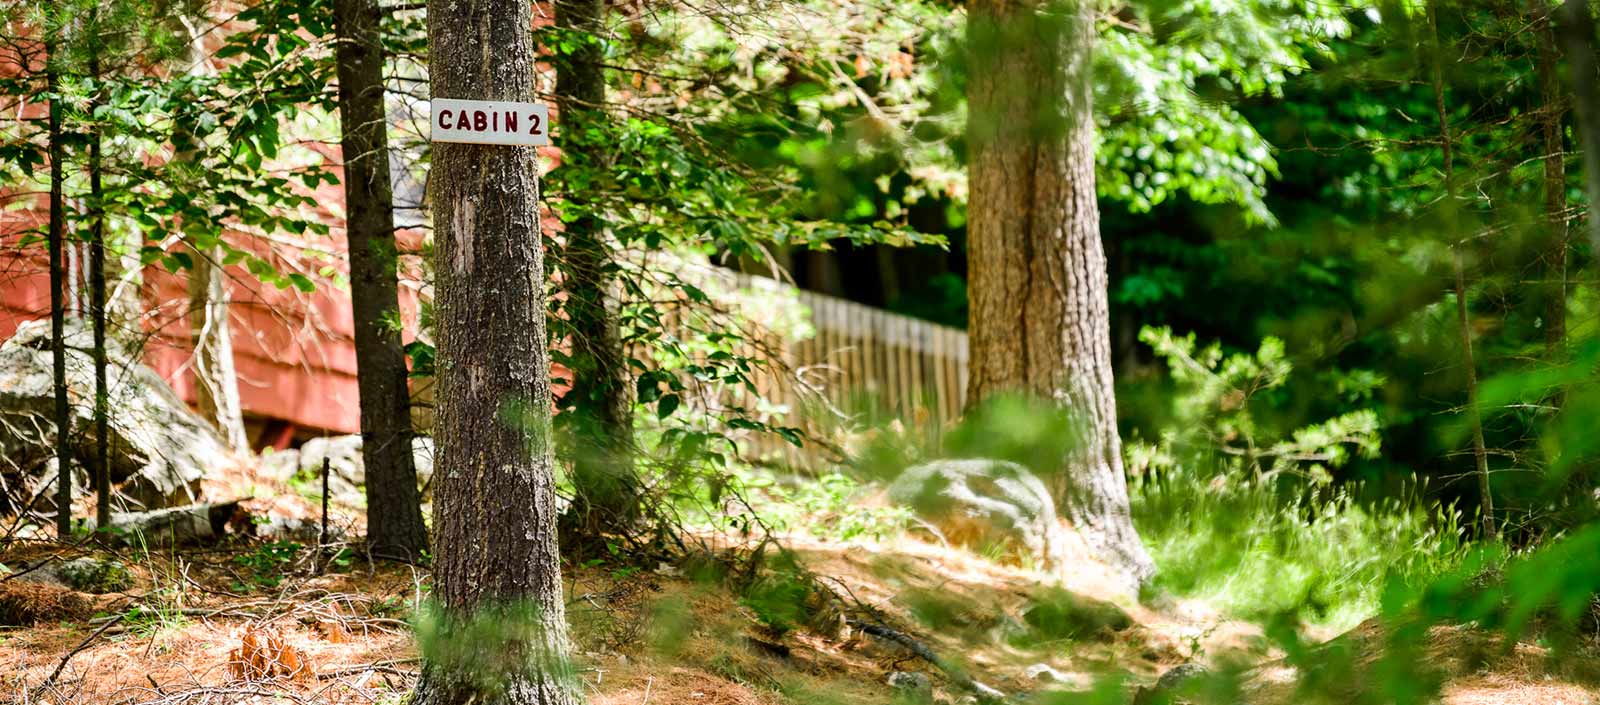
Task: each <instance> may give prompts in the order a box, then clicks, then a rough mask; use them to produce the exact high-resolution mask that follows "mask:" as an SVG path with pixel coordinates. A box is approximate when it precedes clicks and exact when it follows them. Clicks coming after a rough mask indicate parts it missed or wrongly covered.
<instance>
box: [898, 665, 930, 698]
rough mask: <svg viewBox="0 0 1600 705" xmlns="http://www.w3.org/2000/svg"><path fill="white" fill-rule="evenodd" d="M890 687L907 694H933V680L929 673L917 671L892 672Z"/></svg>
mask: <svg viewBox="0 0 1600 705" xmlns="http://www.w3.org/2000/svg"><path fill="white" fill-rule="evenodd" d="M889 687H891V688H894V689H895V690H896V691H899V692H900V693H902V694H905V695H915V696H920V697H927V696H930V695H932V694H933V681H932V680H931V679H929V678H928V674H926V673H917V672H916V671H892V672H890V673H889Z"/></svg>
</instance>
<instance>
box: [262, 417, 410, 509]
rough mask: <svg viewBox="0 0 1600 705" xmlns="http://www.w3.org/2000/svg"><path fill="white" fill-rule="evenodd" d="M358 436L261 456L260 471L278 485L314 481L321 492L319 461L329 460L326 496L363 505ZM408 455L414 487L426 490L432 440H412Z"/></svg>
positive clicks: (326, 439)
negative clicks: (412, 462)
mask: <svg viewBox="0 0 1600 705" xmlns="http://www.w3.org/2000/svg"><path fill="white" fill-rule="evenodd" d="M361 445H362V443H361V436H359V435H355V434H351V435H348V436H322V437H318V438H313V439H311V440H309V441H306V442H305V443H304V444H303V445H301V446H300V448H299V449H290V450H276V451H271V452H269V453H263V454H262V456H261V460H260V463H261V469H262V470H263V471H265V472H266V473H267V474H269V475H271V476H272V477H274V478H276V479H278V480H280V481H285V482H286V481H288V480H289V479H291V478H293V477H295V476H299V477H301V478H304V479H306V480H310V481H313V482H312V484H313V486H315V487H317V488H318V491H319V492H320V491H321V485H320V484H318V483H320V482H321V481H322V460H323V458H327V459H328V496H329V498H330V499H332V500H334V501H336V502H340V503H343V504H359V503H360V502H362V501H364V499H365V495H364V490H363V487H364V486H365V485H366V482H367V468H366V463H365V461H364V460H363V459H362V457H361ZM411 455H412V458H413V459H414V460H415V462H416V467H417V483H418V484H419V485H421V486H424V487H425V486H427V484H428V481H429V480H430V479H432V477H433V439H432V438H429V437H427V436H416V437H414V438H412V439H411Z"/></svg>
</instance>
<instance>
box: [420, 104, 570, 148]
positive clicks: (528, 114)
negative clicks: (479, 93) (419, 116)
mask: <svg viewBox="0 0 1600 705" xmlns="http://www.w3.org/2000/svg"><path fill="white" fill-rule="evenodd" d="M432 109H433V119H432V123H433V141H434V142H464V143H467V144H509V145H527V146H539V145H546V144H550V109H549V108H547V107H545V106H543V105H540V104H538V103H512V102H509V101H501V100H455V99H452V98H436V99H434V100H433V101H432Z"/></svg>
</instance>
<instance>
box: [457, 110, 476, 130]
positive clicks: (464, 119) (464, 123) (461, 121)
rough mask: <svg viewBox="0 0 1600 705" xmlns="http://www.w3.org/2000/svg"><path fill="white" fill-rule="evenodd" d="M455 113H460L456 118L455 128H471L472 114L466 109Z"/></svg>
mask: <svg viewBox="0 0 1600 705" xmlns="http://www.w3.org/2000/svg"><path fill="white" fill-rule="evenodd" d="M457 115H460V118H458V119H457V120H456V129H457V130H470V129H472V116H471V115H468V114H467V111H465V110H463V111H461V112H460V113H457Z"/></svg>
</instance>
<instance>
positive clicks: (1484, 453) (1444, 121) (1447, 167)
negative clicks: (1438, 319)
mask: <svg viewBox="0 0 1600 705" xmlns="http://www.w3.org/2000/svg"><path fill="white" fill-rule="evenodd" d="M1428 25H1429V26H1430V27H1431V28H1432V30H1433V47H1432V52H1433V105H1434V111H1435V113H1436V115H1437V116H1438V119H1439V145H1440V151H1441V153H1442V155H1443V157H1444V191H1445V201H1444V208H1445V223H1446V232H1447V233H1449V235H1450V236H1451V237H1454V236H1455V231H1456V224H1457V219H1456V217H1455V214H1456V209H1457V205H1458V204H1457V203H1456V185H1455V139H1454V137H1453V136H1452V135H1451V133H1450V111H1449V110H1448V109H1446V107H1445V100H1444V66H1443V61H1444V59H1443V47H1444V43H1443V42H1442V41H1441V40H1440V38H1439V17H1438V11H1437V8H1436V7H1435V4H1434V3H1430V4H1429V5H1428ZM1461 246H1462V244H1461V243H1460V242H1456V243H1453V244H1452V245H1451V248H1450V249H1451V252H1452V253H1453V255H1454V257H1453V258H1452V264H1453V265H1454V269H1455V296H1456V321H1457V324H1458V325H1459V327H1460V330H1461V360H1462V361H1461V364H1462V366H1463V367H1464V368H1465V371H1466V385H1467V422H1468V423H1469V424H1471V426H1472V457H1473V459H1474V461H1475V462H1476V464H1477V470H1478V495H1479V502H1480V505H1481V506H1480V509H1481V514H1482V517H1483V533H1484V535H1485V536H1491V537H1492V536H1494V535H1495V524H1494V494H1493V493H1492V492H1491V490H1490V487H1489V454H1488V450H1487V449H1486V448H1485V447H1484V441H1483V417H1482V414H1481V413H1480V412H1479V410H1478V367H1477V363H1476V362H1475V361H1474V360H1473V356H1472V321H1471V317H1470V316H1469V315H1468V312H1467V284H1466V265H1465V263H1464V261H1463V256H1462V254H1461Z"/></svg>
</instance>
